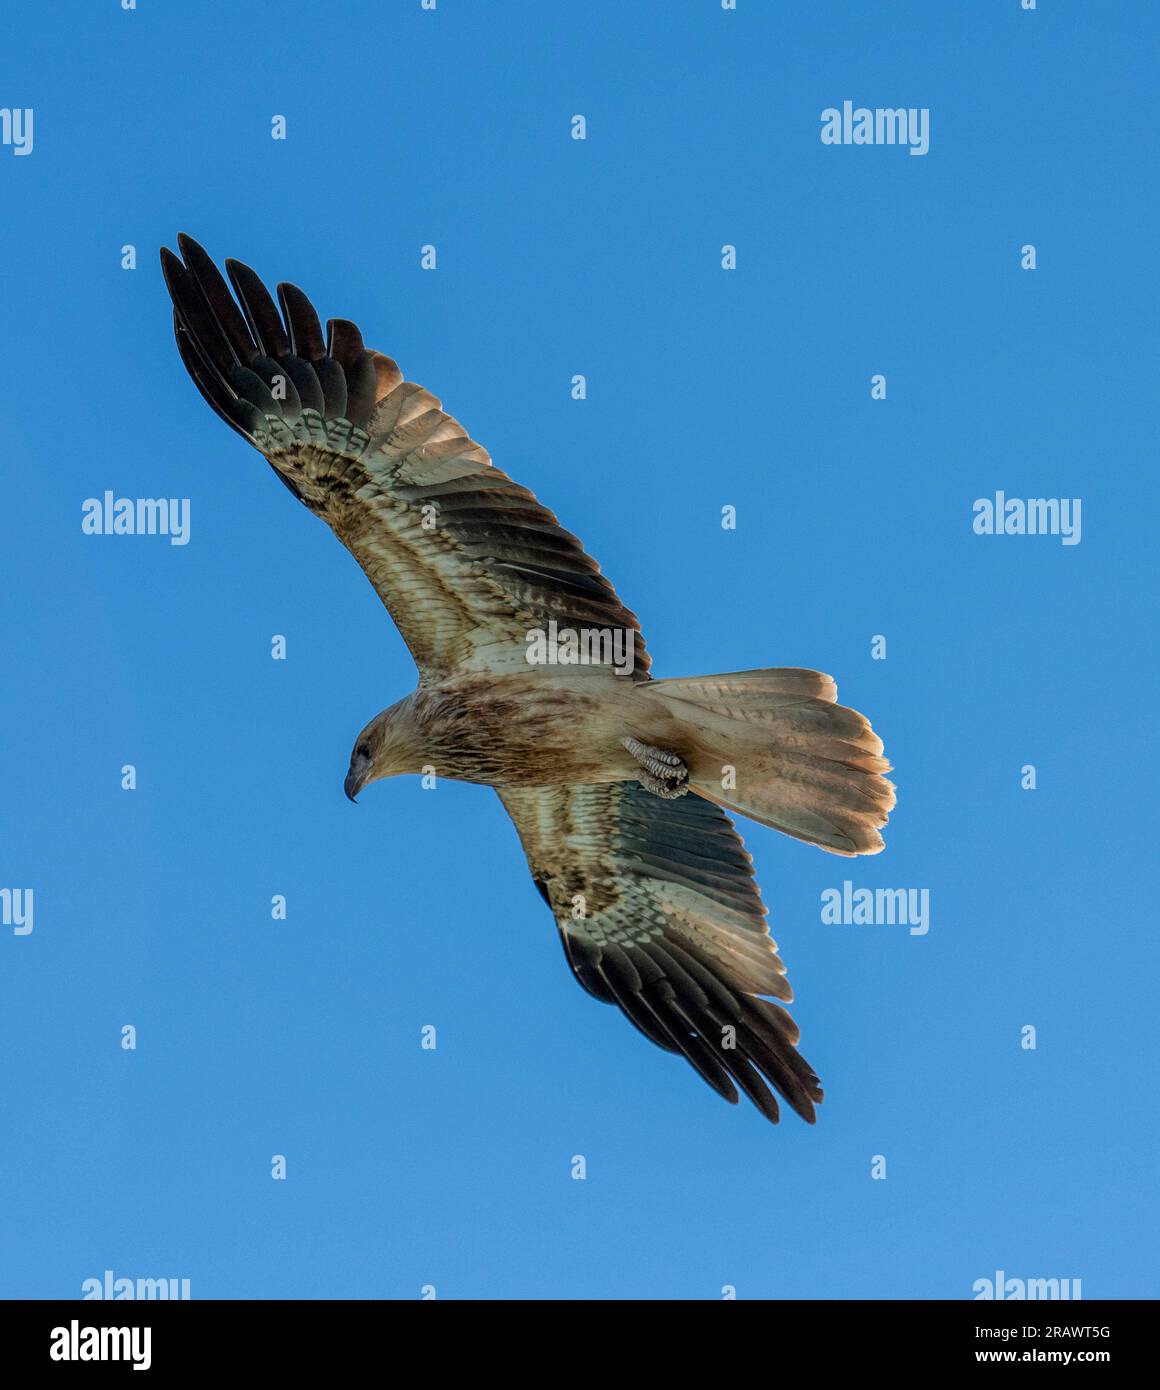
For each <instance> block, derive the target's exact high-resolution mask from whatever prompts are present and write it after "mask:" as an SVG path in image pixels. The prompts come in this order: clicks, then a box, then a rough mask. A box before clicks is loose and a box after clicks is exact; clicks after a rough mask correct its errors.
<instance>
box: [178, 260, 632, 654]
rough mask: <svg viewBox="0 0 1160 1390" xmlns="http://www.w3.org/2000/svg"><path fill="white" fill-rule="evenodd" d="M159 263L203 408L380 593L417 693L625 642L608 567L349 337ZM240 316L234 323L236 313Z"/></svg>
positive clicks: (430, 401) (206, 272)
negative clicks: (326, 529) (433, 684)
mask: <svg viewBox="0 0 1160 1390" xmlns="http://www.w3.org/2000/svg"><path fill="white" fill-rule="evenodd" d="M178 245H179V247H180V249H181V251H182V254H183V255H184V257H185V260H184V262H182V261H181V260H179V259H178V257H176V256H175V255H174V254H173V253H172V252H171V251H169V250H162V252H161V263H162V267H163V269H164V273H165V282H166V284H167V285H168V287H169V293H170V296H171V297H172V299H173V308H174V327H175V331H176V334H177V346H178V349H179V351H180V352H181V357H182V361H183V362H184V363H185V365H186V368H187V369H188V371H189V374H190V376H191V377H192V378H193V380H194V381H195V382H196V384H197V386H198V388H199V389H200V391H201V393H202V395H203V396H204V397H205V398H206V400H207V401H208V402H209V404H210V405H211V406H212V407H213V408H214V410H216V411H217V413H218V414H219V415H220V416H221V417H222V419H223V420H225V421H226V423H227V424H229V425H230V426H232V428H234V429H236V430H237V431H238V433H239V434H241V435H243V436H244V437H245V438H246V439H248V440H249V442H250V443H251V444H253V445H254V447H255V448H256V449H259V450H260V451H261V452H262V453H263V454H264V455H265V456H266V458H267V459H268V460H269V461H270V463H271V464H272V465H273V467H274V469H275V471H276V472H277V473H278V475H279V476H280V477H281V478H282V480H283V481H284V482H285V483H286V485H287V486H288V487H289V488H290V490H291V491H292V492H293V493H294V494H295V496H297V497H298V498H300V499H301V501H302V502H304V503H305V504H306V506H307V507H309V508H310V509H311V511H313V512H315V513H316V514H317V515H319V516H321V517H322V519H323V520H324V521H325V522H326V523H327V524H328V525H329V526H330V527H331V529H332V530H333V531H334V533H335V535H336V536H337V537H338V538H339V540H340V541H342V543H343V545H345V546H346V547H347V549H348V550H349V551H350V552H351V554H352V555H353V556H354V557H355V559H356V560H357V561H358V562H359V564H360V565H361V566H362V568H363V570H364V571H365V572H366V575H367V577H368V578H369V579H370V581H371V583H372V584H373V585H374V586H375V589H376V590H377V592H378V594H379V597H380V598H381V599H382V601H383V603H384V604H386V606H387V609H388V611H389V612H390V614H391V616H392V617H393V618H394V620H395V622H396V623H397V625H398V627H399V631H400V632H401V633H402V634H403V638H404V640H405V641H406V643H407V645H408V647H410V649H411V654H412V655H413V656H414V658H415V662H416V664H417V665H418V667H419V670H420V672H421V673H422V675H423V676H424V677H430V678H435V677H438V676H441V675H448V674H450V673H452V672H454V671H461V670H482V671H500V670H503V669H505V668H511V667H513V666H516V667H519V668H522V669H524V670H526V669H527V663H526V660H525V653H526V650H527V642H526V638H527V633H528V631H529V630H530V629H533V628H544V627H546V625H547V623H548V622H549V621H550V620H552V619H554V620H555V621H556V623H557V625H558V627H560V628H564V627H567V628H571V629H581V628H588V629H591V628H599V629H605V628H607V629H622V630H625V631H630V632H632V633H633V634H634V642H635V663H634V675H635V676H636V678H637V679H642V678H644V677H645V674H646V672H647V669H648V655H647V653H646V651H645V647H644V639H643V638H642V636H641V634H640V628H639V625H638V623H637V620H636V618H635V616H634V615H633V614H632V613H630V612H629V611H628V609H627V608H625V607H624V605H623V604H622V603H621V602H620V600H619V599H618V598H617V596H616V592H615V590H614V589H613V587H612V585H611V584H610V583H609V582H608V580H607V579H605V578H604V576H603V575H602V574H601V573H600V566H599V565H598V564H597V563H596V561H595V560H593V559H592V558H591V557H590V556H589V555H588V554H586V553H585V551H584V548H583V546H582V545H581V544H580V542H579V541H578V540H577V539H576V537H575V536H573V535H572V534H570V532H568V531H565V530H564V529H563V528H562V527H561V526H560V525H559V523H558V522H557V520H556V518H555V516H553V514H552V513H551V512H550V511H548V510H547V509H546V508H545V507H542V506H541V505H540V504H539V502H537V501H536V498H535V497H534V496H533V494H532V493H530V492H529V491H528V490H527V489H526V488H523V487H520V486H519V484H518V483H514V482H512V480H511V479H510V478H509V477H508V476H507V474H506V473H501V472H500V471H499V469H498V468H493V467H492V466H491V460H490V458H489V457H488V454H487V451H486V450H485V449H484V448H482V447H481V446H480V445H479V444H476V443H475V441H474V440H472V439H470V438H469V437H468V435H467V432H466V430H464V428H463V427H462V426H461V425H460V424H459V422H458V421H457V420H453V419H452V418H451V416H450V415H447V414H446V413H445V412H444V411H443V409H442V406H441V405H440V403H439V401H437V400H436V399H435V397H434V396H432V395H431V394H430V392H428V391H425V390H424V389H423V388H422V387H421V386H416V385H415V384H414V383H413V382H409V381H404V380H403V374H402V373H401V372H400V371H399V368H398V367H397V366H396V365H395V363H394V362H393V361H392V360H391V359H390V358H389V357H384V356H382V354H380V353H377V352H369V351H367V349H366V348H365V347H364V346H363V341H362V336H361V334H360V333H359V330H358V329H357V328H356V327H355V325H354V324H353V323H350V322H348V321H347V320H346V319H331V320H329V322H328V323H327V333H326V338H325V340H324V339H323V336H322V329H321V326H320V325H319V322H318V316H317V315H316V314H315V312H314V309H313V307H312V306H311V304H310V301H309V300H308V299H307V298H306V296H305V295H304V294H303V293H302V291H301V290H298V289H296V288H295V287H294V286H293V285H286V284H282V285H279V286H278V300H279V303H280V305H281V310H282V312H281V314H279V312H278V310H277V309H276V308H275V306H274V302H273V300H272V299H271V298H270V296H269V294H268V293H267V291H266V289H265V287H264V286H263V284H262V282H261V281H260V280H259V279H258V277H257V276H256V275H255V274H254V272H253V271H252V270H250V269H249V268H248V267H246V266H244V265H242V264H241V263H240V262H238V261H227V262H226V270H227V273H228V274H229V277H230V283H231V284H232V285H233V289H234V294H235V295H236V296H237V302H235V300H234V298H233V297H232V296H231V294H230V291H229V289H228V288H227V286H226V282H225V280H224V279H223V278H222V276H221V275H220V274H219V273H218V270H217V268H216V267H215V265H214V264H213V262H212V261H211V260H210V258H209V256H207V255H206V253H205V252H204V251H203V250H202V248H201V247H200V246H198V244H197V243H196V242H195V241H193V240H191V238H189V237H186V236H181V237H179V238H178ZM239 306H240V307H239Z"/></svg>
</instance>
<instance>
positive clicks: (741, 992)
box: [161, 236, 894, 1121]
mask: <svg viewBox="0 0 1160 1390" xmlns="http://www.w3.org/2000/svg"><path fill="white" fill-rule="evenodd" d="M178 245H179V247H180V248H181V251H182V254H183V255H184V258H185V259H184V262H182V261H181V260H179V259H178V258H177V257H176V256H175V255H173V253H172V252H170V251H168V250H163V251H162V252H161V263H162V267H163V269H164V272H165V281H166V284H167V285H168V287H169V293H170V295H171V296H172V298H173V306H174V326H175V330H176V334H177V346H178V350H179V351H180V353H181V358H182V361H183V362H184V363H185V365H186V368H187V369H188V371H189V374H190V376H192V377H193V380H194V381H195V382H196V384H197V386H198V388H199V389H200V391H201V393H202V395H203V396H204V397H205V399H206V400H207V401H208V402H209V404H210V405H211V406H212V407H213V408H214V410H216V411H217V413H218V414H219V415H220V416H221V417H222V419H223V420H225V421H226V423H227V424H229V425H231V426H232V427H233V428H234V429H235V430H237V431H238V433H239V434H241V435H242V436H243V437H244V438H246V439H247V440H248V441H249V442H250V443H251V444H253V445H254V447H255V448H256V449H258V450H259V451H260V452H261V453H263V454H264V455H265V456H266V458H267V460H268V461H269V462H270V463H271V464H272V465H273V468H274V471H275V472H276V473H277V475H278V477H279V478H281V479H282V481H283V482H284V483H285V484H286V486H287V487H288V488H289V489H290V491H291V492H292V493H293V494H294V496H295V497H297V498H298V499H299V501H301V502H302V503H304V504H305V505H306V506H307V507H309V508H310V510H311V511H312V512H314V513H315V514H316V515H318V516H320V517H321V518H322V519H323V520H324V521H325V522H326V523H327V525H328V526H330V527H331V529H332V530H333V531H334V533H335V535H336V536H337V537H338V538H339V540H340V541H342V543H343V545H345V546H346V547H347V549H348V550H349V551H350V552H351V554H352V555H353V556H354V558H355V559H356V560H357V561H358V562H359V564H360V565H361V566H362V568H363V570H364V571H365V572H366V575H367V578H368V579H369V580H370V581H371V583H372V584H373V585H374V586H375V589H376V591H377V592H378V595H379V597H380V598H381V599H382V601H383V603H384V604H385V605H386V607H387V611H388V612H389V613H390V614H391V617H392V618H394V620H395V622H396V623H397V624H398V627H399V630H400V632H401V633H402V634H403V637H404V639H405V640H406V643H407V645H408V647H410V649H411V654H412V656H413V657H414V658H415V662H416V664H417V665H418V667H419V686H418V689H417V690H415V691H414V692H413V693H412V694H410V695H408V696H407V697H406V698H405V699H403V700H399V701H398V702H397V703H396V704H393V705H392V706H391V707H390V708H389V709H386V710H384V711H383V712H382V713H381V714H379V715H377V716H376V717H375V718H374V719H372V720H371V722H370V723H369V724H368V725H367V726H366V728H365V729H363V731H362V733H360V734H359V736H358V739H357V740H356V742H355V745H354V751H353V753H352V754H351V759H350V770H349V771H348V773H347V775H346V783H345V787H346V792H347V795H348V796H350V797H351V798H352V800H353V798H354V796H355V794H356V793H357V792H358V791H360V790H361V789H362V788H363V787H365V786H366V785H367V784H368V783H369V782H374V781H377V780H378V779H379V778H380V777H391V776H394V775H395V774H397V773H402V772H419V771H420V770H421V769H423V768H433V769H434V770H435V772H436V774H437V775H439V776H442V777H453V778H457V779H459V780H460V781H464V782H484V783H489V784H490V785H491V786H493V787H495V789H496V791H497V792H498V793H499V797H500V800H501V801H502V802H503V804H504V806H505V807H506V809H507V812H508V814H509V815H510V816H511V818H512V820H513V821H515V824H516V829H517V831H518V832H519V836H520V840H521V841H522V843H523V847H524V851H525V852H526V854H527V858H528V866H529V868H530V869H531V871H532V879H533V881H534V882H535V885H536V887H537V889H538V890H539V891H540V894H541V895H542V896H543V898H544V901H545V902H546V903H547V904H548V906H549V907H550V908H551V910H552V914H553V916H554V917H555V919H556V927H557V929H558V931H559V933H560V939H561V941H562V942H563V945H564V953H565V955H566V956H567V958H568V964H569V965H570V966H571V967H572V970H573V972H574V973H575V975H576V978H577V979H578V980H579V981H580V983H581V984H582V985H583V986H584V988H585V989H587V990H588V991H589V993H590V994H594V995H595V996H596V998H597V999H602V1000H604V1001H605V1003H608V1004H618V1005H619V1006H620V1008H621V1009H622V1010H623V1011H624V1013H625V1014H627V1016H628V1018H629V1019H630V1020H631V1021H632V1022H633V1023H634V1024H635V1025H636V1026H637V1027H638V1028H639V1029H640V1030H641V1032H642V1033H644V1034H645V1036H646V1037H648V1038H650V1039H651V1040H652V1041H653V1042H654V1043H656V1044H657V1045H658V1046H659V1047H663V1048H665V1049H666V1050H667V1051H669V1052H679V1053H681V1054H683V1055H684V1057H685V1058H687V1060H688V1061H689V1062H690V1063H692V1065H693V1066H694V1067H695V1068H696V1070H697V1071H698V1072H699V1073H700V1074H701V1076H702V1077H704V1079H705V1080H706V1081H707V1082H708V1083H709V1085H710V1086H712V1087H713V1089H714V1090H715V1091H717V1092H718V1094H720V1095H722V1096H724V1097H725V1099H726V1100H728V1101H731V1102H736V1100H737V1089H736V1087H738V1086H739V1087H740V1088H741V1090H743V1091H744V1092H745V1093H746V1095H748V1096H749V1098H750V1099H751V1100H752V1101H753V1102H754V1104H755V1105H756V1106H757V1107H758V1109H759V1110H760V1111H761V1112H762V1114H764V1115H765V1116H766V1117H767V1118H768V1119H770V1120H776V1119H777V1118H778V1107H777V1101H776V1100H775V1098H774V1096H773V1095H772V1094H771V1092H770V1091H769V1089H768V1087H767V1085H766V1082H768V1083H769V1084H770V1085H772V1086H773V1087H774V1089H775V1090H777V1091H778V1092H780V1094H781V1095H782V1096H783V1097H784V1098H785V1099H786V1100H787V1101H788V1102H789V1104H790V1105H792V1106H793V1108H794V1109H795V1110H796V1111H797V1112H798V1114H799V1115H801V1116H802V1117H803V1118H805V1119H806V1120H809V1121H813V1119H814V1103H815V1102H816V1101H820V1100H821V1098H822V1092H821V1088H820V1086H819V1085H818V1078H817V1077H816V1076H815V1075H814V1072H813V1070H812V1068H811V1067H810V1066H809V1065H808V1064H807V1062H806V1061H805V1059H804V1058H803V1057H802V1056H801V1055H800V1053H798V1052H797V1050H796V1048H795V1046H794V1044H795V1043H796V1042H797V1040H798V1029H797V1027H796V1026H795V1024H794V1022H793V1020H792V1019H791V1018H790V1017H789V1015H788V1014H787V1013H786V1011H785V1010H784V1009H783V1008H782V1007H781V1006H780V1005H779V1004H775V1003H771V1002H770V1001H769V1000H768V999H763V998H761V997H760V996H761V995H771V996H772V997H773V998H774V999H780V1000H789V999H790V998H791V997H792V996H791V994H790V989H789V985H788V983H787V982H786V978H785V967H784V966H783V965H782V963H781V959H780V957H779V956H778V954H777V947H776V946H775V944H774V942H773V941H772V940H771V939H770V936H769V932H768V930H767V928H766V925H765V908H764V906H763V905H762V902H761V899H760V897H759V895H758V891H757V885H756V883H755V882H754V879H753V869H752V860H751V859H750V856H749V855H748V854H747V853H746V852H745V849H744V848H743V846H742V843H741V840H740V837H739V836H738V835H737V832H736V831H735V830H734V829H733V825H732V822H731V821H730V820H729V818H728V817H727V816H726V815H725V813H724V811H722V810H721V807H722V806H725V807H728V808H729V809H730V810H734V811H740V812H742V813H743V814H744V815H747V816H750V817H751V818H752V819H753V820H756V821H759V822H760V823H761V824H762V825H771V826H773V827H775V828H776V829H777V830H781V831H784V832H785V834H787V835H792V836H794V837H795V838H797V839H799V840H806V841H808V842H809V843H811V844H815V845H820V846H822V848H823V849H827V850H831V851H832V852H833V853H835V854H847V855H854V854H873V853H875V852H876V851H878V850H880V849H881V848H882V838H881V836H880V835H879V833H878V830H879V827H881V826H882V825H884V824H885V823H886V818H887V815H888V813H889V811H890V808H891V807H892V806H893V805H894V791H893V788H892V787H891V784H890V783H889V782H887V781H886V780H885V779H884V778H883V776H882V773H884V772H887V771H889V768H890V765H889V763H887V762H886V760H885V759H884V758H883V757H882V741H881V740H880V739H879V738H878V737H877V736H876V735H875V734H874V733H873V732H872V731H871V729H870V725H869V723H868V722H867V721H866V720H865V719H864V718H863V717H862V715H860V714H857V713H856V712H855V711H854V710H851V709H846V708H844V707H843V706H842V705H839V704H836V703H835V699H836V695H837V691H836V689H835V686H834V682H833V681H832V680H831V679H830V677H829V676H824V675H821V674H820V673H819V672H817V671H805V670H800V669H798V668H796V667H794V668H788V669H781V670H767V671H739V672H736V673H734V674H731V675H722V676H695V677H689V678H682V679H676V680H653V679H651V677H650V676H649V670H648V667H649V658H648V655H647V653H646V651H645V646H644V639H643V637H642V636H641V632H640V628H639V625H638V624H637V620H636V618H635V617H634V616H633V614H632V613H630V612H629V611H628V609H627V608H625V607H624V605H623V604H622V603H621V602H620V600H619V598H617V596H616V592H615V590H614V589H613V587H612V585H611V584H610V583H609V582H608V580H607V579H605V578H604V576H603V575H602V574H601V573H600V567H599V566H598V565H597V564H596V562H595V561H594V560H593V559H591V558H590V556H589V555H588V554H587V553H586V552H585V550H584V548H583V546H581V544H580V542H579V541H578V540H577V539H576V537H575V536H573V535H571V534H570V533H569V532H568V531H565V530H564V529H563V528H562V527H561V526H560V525H559V524H558V522H557V521H556V518H555V517H554V516H553V515H552V513H551V512H550V511H548V510H547V508H546V507H542V506H541V505H540V504H539V502H537V501H536V498H535V497H534V496H533V495H532V493H530V492H529V491H528V490H527V488H524V487H520V485H519V484H518V483H514V482H512V480H511V479H510V478H509V477H508V476H507V474H506V473H501V472H500V471H499V469H498V468H493V467H492V466H491V460H490V458H489V456H488V454H487V451H486V450H485V449H484V448H482V447H481V446H480V445H479V444H476V443H475V442H474V440H472V439H470V438H469V437H468V435H467V432H466V431H465V430H464V429H463V427H462V426H461V425H460V424H459V422H458V421H457V420H453V419H452V418H451V416H450V415H447V414H445V413H444V411H443V409H442V407H441V406H440V403H439V401H437V400H436V399H435V397H434V396H432V395H431V394H430V392H428V391H425V390H424V389H423V388H422V387H421V386H416V385H415V384H414V383H413V382H409V381H404V379H403V374H402V372H401V371H400V370H399V368H398V367H397V366H396V365H395V363H394V362H393V361H392V360H391V359H390V358H389V357H384V356H383V355H382V354H381V353H378V352H369V351H368V350H367V349H366V348H365V347H364V346H363V340H362V336H361V334H360V333H359V330H358V329H357V328H356V327H355V326H354V324H353V323H350V322H348V321H347V320H346V319H331V320H330V321H329V322H328V324H327V331H326V337H325V338H324V337H323V335H322V329H321V327H320V325H319V322H318V317H317V315H316V314H315V312H314V309H313V308H312V307H311V304H310V302H309V300H307V298H306V296H305V295H304V294H303V293H302V291H301V290H298V289H296V288H295V287H294V286H293V285H286V284H283V285H279V286H278V303H279V305H280V306H281V314H279V312H278V309H277V308H276V307H275V305H274V302H273V300H272V299H271V298H270V296H269V294H268V293H267V291H266V289H265V287H264V286H263V285H262V282H261V281H260V280H259V279H258V277H257V276H256V275H255V274H254V272H253V271H252V270H250V269H248V268H247V267H246V266H244V265H242V264H240V262H238V261H227V262H226V272H227V274H228V275H229V279H230V284H231V285H232V286H233V290H234V294H235V295H236V297H237V299H236V302H235V300H234V299H233V298H232V297H231V295H230V292H229V290H228V289H227V287H226V282H225V281H224V280H223V279H222V277H221V275H220V274H219V273H218V271H217V269H216V267H215V266H214V264H213V262H212V261H211V260H210V258H209V257H208V256H207V255H206V253H205V252H204V251H203V250H202V249H201V247H200V246H198V245H197V243H196V242H194V241H191V240H190V239H189V238H188V237H185V236H182V237H179V238H178ZM239 306H240V308H239ZM552 624H554V626H551V625H552ZM545 631H551V632H553V633H558V632H568V633H573V634H575V633H592V632H596V633H607V632H610V631H611V632H614V633H615V632H619V633H621V634H622V635H623V634H627V639H628V651H629V653H630V657H631V664H632V670H631V673H629V674H623V673H622V674H617V672H616V670H614V668H613V665H612V663H611V662H610V661H608V660H605V661H604V662H603V664H599V663H596V664H563V662H560V663H557V664H533V662H532V661H531V660H530V659H529V658H530V645H529V642H530V639H531V638H532V637H533V635H535V634H537V633H539V634H542V633H543V632H545ZM595 650H601V651H604V650H607V648H598V647H595V646H590V647H589V652H590V653H591V652H592V651H595ZM627 664H628V663H624V665H627ZM620 669H621V671H622V672H623V665H622V666H621V667H620ZM763 1078H764V1080H763ZM734 1083H736V1085H735V1084H734Z"/></svg>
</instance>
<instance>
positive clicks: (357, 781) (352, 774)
mask: <svg viewBox="0 0 1160 1390" xmlns="http://www.w3.org/2000/svg"><path fill="white" fill-rule="evenodd" d="M370 770H371V760H370V759H369V758H352V759H351V764H350V771H349V772H348V773H347V774H346V778H345V780H344V781H343V784H342V789H343V791H344V792H346V795H347V800H348V801H356V800H357V799H358V794H359V792H361V791H362V789H363V786H364V785H365V783H366V780H367V774H368V773H369V772H370Z"/></svg>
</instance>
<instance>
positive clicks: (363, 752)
mask: <svg viewBox="0 0 1160 1390" xmlns="http://www.w3.org/2000/svg"><path fill="white" fill-rule="evenodd" d="M354 754H355V757H356V758H369V757H370V755H371V748H370V744H369V743H360V744H359V745H358V747H357V748H356V749H355V750H354Z"/></svg>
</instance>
